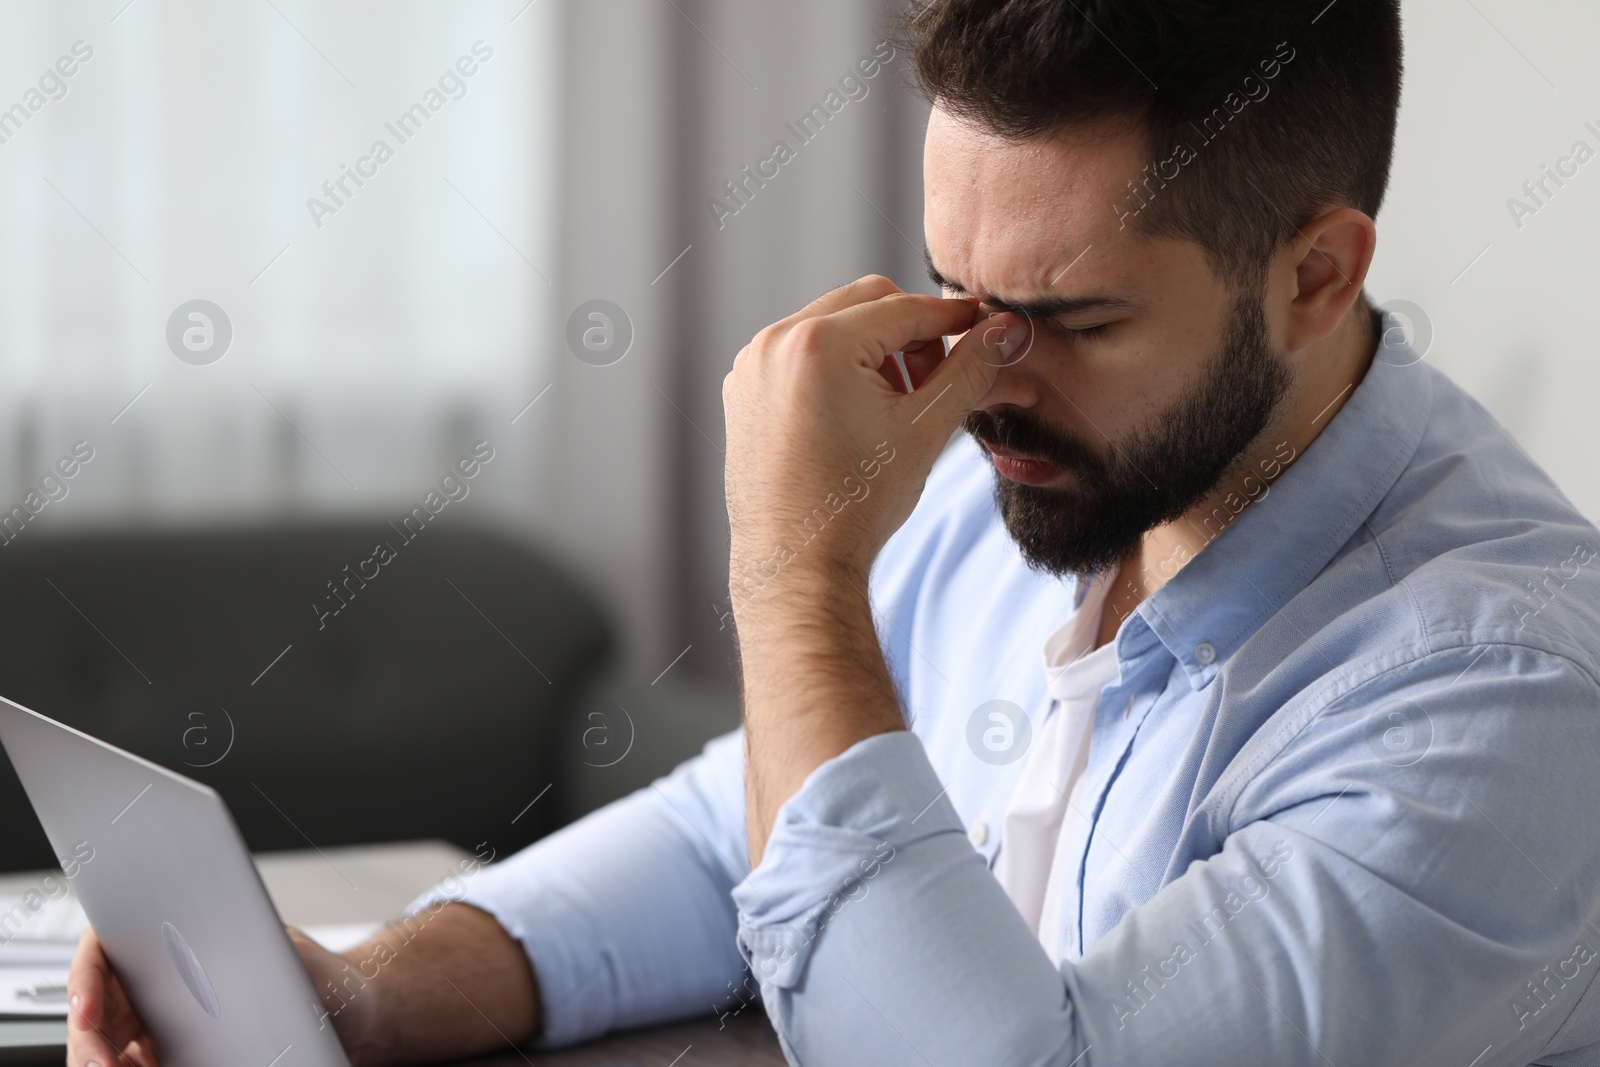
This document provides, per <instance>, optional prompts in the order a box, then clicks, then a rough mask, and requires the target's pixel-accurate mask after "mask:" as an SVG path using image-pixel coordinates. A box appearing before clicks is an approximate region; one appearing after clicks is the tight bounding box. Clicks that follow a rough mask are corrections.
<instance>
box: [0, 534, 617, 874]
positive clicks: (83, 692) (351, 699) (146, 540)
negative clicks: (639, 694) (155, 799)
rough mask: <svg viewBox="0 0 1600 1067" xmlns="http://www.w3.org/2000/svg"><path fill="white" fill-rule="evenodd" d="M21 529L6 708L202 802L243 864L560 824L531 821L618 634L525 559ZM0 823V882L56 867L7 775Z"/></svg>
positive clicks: (6, 570)
mask: <svg viewBox="0 0 1600 1067" xmlns="http://www.w3.org/2000/svg"><path fill="white" fill-rule="evenodd" d="M35 533H36V531H34V530H31V529H30V530H28V531H26V532H25V534H24V535H23V536H20V537H17V538H16V539H15V540H13V541H11V542H9V543H7V544H5V545H4V546H3V547H0V606H3V610H0V695H4V696H6V697H8V698H10V699H12V700H14V701H16V702H17V703H19V704H22V705H24V706H26V707H29V708H32V709H33V710H35V711H38V712H40V713H42V714H45V715H48V716H50V717H52V718H55V719H58V720H60V721H61V722H65V723H67V724H69V725H71V726H75V727H78V728H79V729H82V730H84V731H86V732H88V733H91V734H94V735H95V736H97V737H101V738H104V739H105V740H107V741H110V742H111V743H112V744H115V745H119V746H121V747H123V748H126V749H128V750H129V751H131V752H134V753H136V754H138V755H141V756H144V757H146V758H147V759H150V760H152V761H154V762H156V763H159V764H162V765H164V766H167V767H170V768H172V769H174V770H176V771H179V772H180V773H183V774H186V775H189V776H190V777H193V778H195V779H197V780H199V781H202V782H205V783H207V784H209V785H211V786H213V787H215V788H216V789H217V790H218V791H219V792H220V793H221V794H222V795H223V797H224V799H225V800H226V801H227V802H228V805H229V807H230V808H231V809H232V811H233V814H234V818H235V819H236V820H237V822H238V823H239V826H240V829H241V830H242V831H243V834H244V837H245V840H246V842H247V843H248V844H249V846H250V847H251V848H252V849H257V850H265V849H279V848H306V847H310V846H316V847H327V846H330V845H340V844H352V843H358V842H367V841H386V840H400V839H407V838H423V837H436V838H442V839H444V840H448V841H453V842H455V843H456V844H459V845H461V846H463V847H465V848H469V849H471V848H474V847H476V846H477V845H478V844H479V843H480V842H485V841H487V842H488V843H489V844H490V846H492V847H493V848H494V849H495V850H496V851H497V853H498V854H499V855H506V854H508V853H509V852H510V851H512V850H514V849H516V848H519V847H521V846H522V845H524V844H527V843H528V842H530V841H532V840H534V839H535V838H537V837H539V836H542V835H543V834H544V833H547V832H549V831H550V830H552V829H554V828H556V827H557V826H558V825H560V823H561V821H562V814H561V812H560V811H558V809H557V804H556V802H555V801H554V800H553V799H552V796H551V795H546V796H544V797H543V799H541V800H540V801H539V802H538V803H535V804H533V806H532V807H527V805H528V804H529V803H530V802H531V801H533V800H534V798H535V797H536V796H538V795H539V794H540V792H541V790H543V789H544V788H545V786H547V785H549V784H550V783H551V782H553V781H554V780H555V778H556V776H557V775H558V774H559V773H560V771H561V768H560V767H559V766H558V765H557V763H558V760H557V757H556V740H557V739H558V738H559V737H560V736H561V735H562V730H563V726H562V724H561V723H560V722H559V721H558V720H559V717H560V716H561V715H562V714H563V712H564V710H565V709H568V708H570V706H571V705H572V704H573V702H574V700H575V698H576V697H577V696H578V695H579V694H581V693H582V692H583V691H584V690H585V689H586V688H587V687H588V686H589V685H590V684H591V682H592V680H593V677H594V675H595V674H596V672H597V671H598V670H599V669H600V668H601V666H602V665H603V663H604V662H605V661H606V659H607V658H608V656H609V653H610V650H611V645H612V634H611V631H610V628H609V626H608V624H607V621H606V619H605V617H604V615H603V613H602V609H601V608H600V606H599V605H598V604H597V603H596V602H595V601H594V599H593V598H592V597H591V596H590V595H589V594H588V593H587V591H586V590H584V589H583V588H582V587H581V586H580V585H579V584H578V583H577V582H576V581H574V580H573V579H572V578H571V577H570V576H569V575H567V574H566V573H565V572H564V571H563V570H561V569H560V568H559V567H558V566H556V565H554V564H553V563H552V562H551V561H550V560H548V559H546V558H544V557H542V556H541V555H539V554H537V553H536V552H533V551H531V550H529V549H528V548H525V547H523V546H521V545H518V544H516V543H513V542H512V541H509V540H507V539H505V538H503V537H500V536H497V535H494V534H491V533H487V532H483V531H478V530H471V529H457V528H451V527H444V526H432V527H429V528H427V529H425V530H423V531H422V532H421V533H420V534H417V535H416V536H415V538H414V539H413V540H410V541H406V540H404V539H403V537H402V536H401V535H400V534H399V532H397V531H396V530H395V529H394V528H392V527H391V526H389V525H387V524H386V523H384V522H383V521H382V520H374V521H370V522H351V523H347V524H339V525H322V526H293V527H281V528H260V527H255V528H250V529H247V530H211V531H181V532H162V531H141V532H115V533H103V532H102V533H85V534H75V535H71V536H57V537H45V536H37V537H36V536H34V534H35ZM379 543H384V544H387V545H388V546H389V547H390V549H391V552H392V556H391V557H390V558H389V560H388V562H387V563H381V564H380V563H378V562H365V563H364V562H363V561H367V560H370V559H372V558H373V556H374V548H375V547H376V545H378V544H379ZM347 566H348V568H349V570H346V569H345V568H346V567H347ZM352 575H354V576H356V577H354V578H352ZM362 575H366V576H368V577H366V578H362V577H361V576H362ZM330 582H333V583H335V584H336V585H338V586H339V587H340V590H341V593H340V596H341V599H335V598H334V597H333V595H331V594H330V590H329V585H328V583H330ZM315 604H320V605H321V607H320V608H319V607H314V606H313V605H315ZM340 604H343V606H342V608H341V609H340V610H339V611H338V612H337V614H333V613H332V608H333V607H335V606H338V605H340ZM280 654H281V658H278V657H280ZM269 665H270V667H269ZM552 794H553V795H555V796H559V795H560V790H552ZM0 812H5V813H6V817H5V818H4V819H3V820H0V870H15V869H19V868H27V867H42V866H48V865H49V864H50V863H51V856H50V853H49V848H48V845H47V844H46V842H45V840H44V837H43V834H42V832H41V831H40V830H39V828H38V825H37V822H36V820H35V819H34V818H33V816H32V814H31V809H30V808H29V806H28V804H27V800H26V797H25V796H24V794H23V793H22V791H21V787H20V785H19V783H18V782H17V780H16V777H15V775H14V773H13V771H12V769H11V767H10V766H9V764H8V763H6V762H5V761H0Z"/></svg>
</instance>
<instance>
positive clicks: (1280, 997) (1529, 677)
mask: <svg viewBox="0 0 1600 1067" xmlns="http://www.w3.org/2000/svg"><path fill="white" fill-rule="evenodd" d="M1478 667H1479V668H1481V669H1482V670H1481V674H1478V673H1477V672H1475V673H1474V675H1470V676H1468V677H1467V679H1466V680H1453V679H1454V676H1455V675H1457V674H1458V673H1459V670H1460V663H1459V662H1457V659H1453V658H1448V657H1435V658H1434V659H1433V660H1430V661H1428V662H1426V663H1424V664H1422V665H1419V666H1417V668H1416V669H1414V670H1409V671H1405V672H1398V671H1397V672H1394V674H1395V675H1401V674H1403V675H1404V678H1405V680H1404V681H1403V682H1400V681H1397V680H1396V678H1395V677H1393V676H1391V677H1388V678H1385V679H1383V681H1381V682H1380V683H1377V684H1369V685H1368V686H1365V687H1357V689H1355V690H1353V691H1348V692H1346V693H1344V694H1343V695H1342V696H1340V697H1339V698H1338V699H1337V700H1335V701H1334V702H1333V703H1332V704H1328V705H1325V706H1323V707H1321V708H1320V709H1314V710H1308V713H1307V717H1306V719H1305V720H1304V725H1303V726H1302V728H1301V729H1300V730H1299V731H1298V733H1297V734H1295V735H1294V736H1293V737H1292V738H1289V739H1288V740H1287V743H1286V744H1285V746H1284V747H1283V748H1282V749H1280V750H1279V752H1278V755H1277V756H1276V758H1273V759H1271V760H1270V761H1268V762H1267V763H1266V765H1265V766H1260V765H1258V766H1257V768H1256V773H1254V774H1253V775H1252V776H1251V778H1250V780H1249V784H1248V785H1247V786H1246V787H1245V788H1244V789H1243V790H1242V792H1240V793H1237V794H1235V804H1234V805H1233V807H1232V809H1231V813H1230V814H1231V818H1229V819H1228V823H1229V830H1228V832H1227V833H1226V835H1225V837H1224V839H1223V842H1222V847H1221V848H1220V850H1218V851H1216V852H1215V853H1213V854H1212V855H1210V856H1209V857H1208V858H1206V859H1204V860H1197V861H1195V862H1193V863H1191V864H1189V865H1188V867H1187V869H1185V870H1183V871H1182V872H1181V873H1178V874H1176V876H1175V877H1173V878H1172V880H1171V881H1169V882H1168V883H1167V884H1166V885H1164V886H1163V887H1162V888H1161V889H1160V891H1159V892H1157V893H1156V894H1155V896H1154V897H1152V898H1151V899H1149V900H1146V901H1145V902H1144V903H1142V904H1139V905H1138V906H1136V907H1134V908H1132V909H1131V910H1129V911H1128V912H1127V914H1126V915H1124V916H1123V918H1122V920H1121V922H1119V923H1118V924H1117V926H1116V927H1115V928H1114V929H1113V930H1112V931H1111V932H1110V933H1108V934H1107V935H1106V936H1104V937H1102V938H1100V939H1099V940H1098V941H1097V942H1095V943H1094V944H1092V945H1091V946H1090V947H1089V949H1088V951H1087V952H1086V953H1085V954H1084V955H1083V956H1082V957H1080V958H1078V959H1075V960H1073V959H1064V960H1061V961H1060V962H1059V963H1058V962H1054V961H1052V959H1051V958H1050V957H1049V955H1048V954H1047V953H1046V952H1045V950H1044V948H1043V946H1042V945H1040V943H1039V942H1038V940H1037V939H1036V937H1035V936H1034V934H1033V933H1032V932H1031V931H1030V930H1029V929H1028V927H1027V925H1026V924H1025V923H1024V921H1023V919H1022V917H1021V915H1020V914H1019V913H1018V911H1017V910H1016V908H1015V907H1014V906H1013V905H1012V903H1011V901H1010V899H1009V897H1007V896H1006V894H1005V892H1004V890H1003V889H1002V887H1001V886H1000V884H999V882H998V881H997V880H996V879H995V878H994V876H993V874H992V873H991V872H990V870H989V868H988V866H987V864H986V862H985V861H984V859H983V858H982V857H981V856H980V855H979V853H978V852H977V851H976V850H975V849H974V848H973V847H972V846H971V844H970V843H969V842H968V840H967V838H966V836H965V834H964V833H963V830H962V824H961V820H960V819H959V817H958V816H957V813H956V811H955V809H954V807H953V806H952V804H951V803H950V801H949V799H948V798H947V797H946V796H945V794H944V788H943V786H942V784H941V782H940V780H939V778H938V776H937V774H936V773H935V770H934V768H933V766H932V765H931V764H930V763H929V761H928V758H927V755H926V752H925V750H924V748H923V745H922V743H921V741H920V739H919V738H917V737H916V736H914V735H913V734H911V733H909V732H905V731H896V732H892V733H885V734H880V735H877V736H874V737H871V738H867V739H865V740H862V741H860V742H857V743H856V744H855V745H853V746H851V747H850V748H849V749H847V750H846V751H845V752H843V753H841V754H840V755H838V756H836V757H834V758H833V759H831V760H829V761H827V762H825V763H823V764H822V765H820V766H819V767H818V768H816V770H814V771H813V772H812V774H811V775H810V776H808V777H807V779H806V780H805V782H804V784H803V785H802V787H801V788H800V789H799V790H798V791H797V792H796V793H795V794H794V795H793V796H791V797H790V798H789V799H788V800H787V801H786V802H785V804H784V805H783V806H782V807H781V808H780V809H779V812H778V815H777V819H776V823H775V826H774V829H773V832H772V835H771V838H770V839H769V841H768V844H767V849H766V853H765V855H764V856H763V858H762V861H761V863H760V864H759V865H758V867H757V868H756V869H755V870H754V871H752V872H751V873H750V874H749V875H748V876H747V877H746V878H745V879H744V880H743V881H741V882H740V883H739V884H738V885H736V886H735V887H734V889H733V899H734V901H735V903H736V904H737V906H738V923H739V928H738V943H739V948H740V951H741V952H742V953H743V954H744V956H745V959H746V960H747V962H748V964H749V966H750V968H751V971H752V973H753V975H754V976H755V977H756V979H758V980H759V981H760V983H761V989H762V994H763V1001H764V1003H765V1005H766V1009H767V1013H768V1015H769V1016H770V1017H771V1018H772V1020H773V1023H774V1025H775V1027H776V1028H777V1030H778V1033H779V1035H780V1038H781V1040H782V1042H783V1045H784V1050H785V1053H786V1054H787V1055H788V1056H789V1058H790V1060H791V1062H795V1063H804V1064H806V1065H807V1067H829V1065H833V1064H855V1063H874V1064H883V1065H898V1064H905V1065H924V1067H925V1065H932V1064H947V1063H963V1064H965V1063H984V1064H1007V1065H1013V1064H1016V1065H1022V1064H1030V1065H1041V1067H1042V1065H1055V1067H1069V1065H1071V1067H1095V1065H1120V1064H1135V1063H1185V1064H1191V1065H1216V1067H1222V1065H1230V1067H1232V1065H1237V1064H1239V1063H1274V1064H1280V1065H1295V1067H1300V1065H1303V1067H1313V1065H1317V1064H1327V1063H1340V1064H1344V1063H1364V1064H1400V1063H1404V1064H1409V1065H1416V1064H1436V1063H1437V1064H1458V1065H1464V1064H1466V1063H1468V1062H1470V1061H1473V1058H1474V1056H1479V1057H1480V1059H1478V1060H1477V1061H1476V1062H1477V1067H1490V1065H1499V1067H1504V1065H1513V1064H1515V1065H1523V1064H1527V1063H1530V1062H1534V1061H1535V1060H1537V1058H1538V1056H1539V1054H1540V1052H1541V1051H1542V1050H1544V1049H1545V1048H1548V1047H1549V1046H1550V1044H1551V1042H1552V1041H1553V1040H1554V1038H1555V1035H1556V1034H1557V1032H1558V1031H1561V1030H1563V1029H1568V1030H1570V1027H1571V1025H1573V1021H1572V1020H1571V1019H1569V1016H1572V1014H1573V1009H1574V1006H1575V1005H1576V1004H1577V1002H1578V999H1579V997H1580V996H1581V995H1582V993H1583V990H1584V989H1585V988H1587V986H1588V985H1589V983H1590V982H1591V981H1592V980H1593V979H1594V977H1595V976H1596V974H1600V926H1597V925H1596V924H1595V919H1596V915H1595V911H1596V898H1595V896H1594V890H1593V886H1594V884H1595V882H1594V879H1593V872H1594V868H1595V862H1596V860H1595V857H1596V851H1597V850H1596V847H1595V839H1594V835H1593V833H1592V832H1590V831H1587V830H1586V829H1579V828H1578V827H1579V824H1580V823H1581V820H1576V819H1571V818H1564V817H1557V816H1556V814H1555V813H1558V812H1563V811H1566V810H1584V811H1592V810H1595V809H1594V808H1593V807H1591V806H1590V805H1593V804H1596V803H1600V785H1597V784H1596V779H1595V777H1594V775H1593V774H1592V772H1591V770H1590V768H1592V761H1593V760H1594V758H1595V752H1594V746H1593V742H1592V738H1593V736H1594V734H1593V730H1592V729H1591V728H1590V726H1589V725H1588V724H1589V723H1591V722H1592V717H1593V715H1594V709H1595V708H1596V706H1597V699H1596V697H1597V694H1596V687H1595V683H1594V681H1593V680H1592V679H1590V678H1588V677H1587V676H1586V675H1585V674H1584V673H1583V672H1582V671H1581V670H1578V669H1575V668H1574V667H1573V666H1572V664H1570V663H1568V662H1566V661H1564V660H1561V659H1560V658H1558V657H1552V656H1548V655H1542V654H1538V653H1534V652H1531V651H1529V650H1526V649H1508V648H1505V647H1503V646H1502V647H1492V648H1489V649H1487V650H1485V654H1484V655H1483V656H1482V661H1481V662H1479V663H1478ZM1395 700H1404V701H1405V703H1406V704H1407V705H1408V706H1410V707H1411V708H1412V709H1413V711H1412V713H1413V715H1416V716H1426V717H1427V721H1428V723H1429V724H1430V730H1431V734H1430V736H1431V747H1430V750H1429V752H1428V755H1427V758H1426V760H1423V761H1421V762H1418V763H1416V764H1411V763H1407V762H1406V761H1401V760H1396V759H1394V758H1393V757H1392V756H1390V755H1389V754H1388V753H1386V752H1385V750H1384V749H1383V747H1382V746H1381V745H1374V744H1372V743H1370V729H1369V726H1370V723H1371V722H1372V721H1373V719H1372V714H1373V712H1374V709H1375V708H1377V709H1380V710H1381V709H1382V708H1383V707H1387V706H1389V702H1391V701H1395ZM1486 738H1488V739H1491V740H1492V741H1493V742H1494V743H1493V744H1491V745H1489V746H1488V747H1487V748H1486V745H1485V739H1486ZM1564 739H1565V740H1564ZM1580 739H1581V740H1580ZM1490 752H1492V753H1494V754H1495V755H1494V758H1490V757H1489V755H1487V753H1490ZM1557 794H1560V795H1563V796H1566V797H1567V798H1568V800H1569V802H1570V803H1573V804H1577V805H1578V807H1577V808H1576V809H1566V808H1561V807H1558V806H1556V805H1555V804H1553V803H1544V801H1545V800H1546V799H1547V796H1554V795H1557ZM1592 1024H1593V1020H1589V1021H1588V1023H1586V1024H1585V1025H1592Z"/></svg>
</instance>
